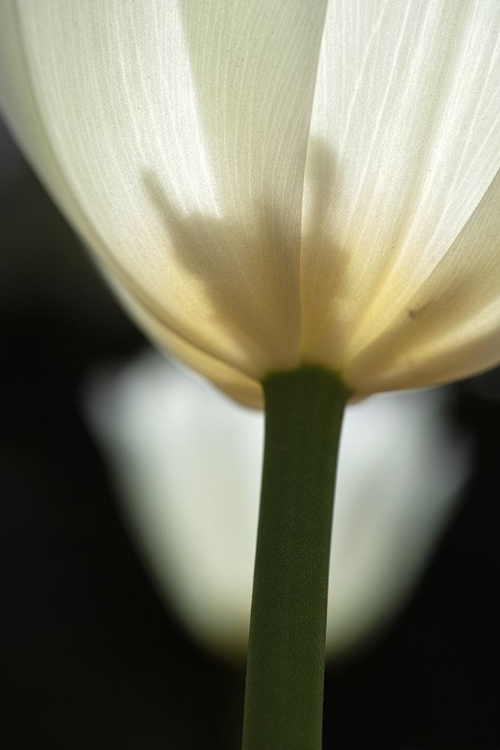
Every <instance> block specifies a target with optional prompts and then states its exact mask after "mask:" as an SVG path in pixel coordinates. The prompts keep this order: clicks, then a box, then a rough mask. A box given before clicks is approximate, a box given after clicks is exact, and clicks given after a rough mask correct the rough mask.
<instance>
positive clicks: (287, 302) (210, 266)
mask: <svg viewBox="0 0 500 750" xmlns="http://www.w3.org/2000/svg"><path fill="white" fill-rule="evenodd" d="M324 12H325V0H309V2H307V3H303V2H302V0H287V2H284V1H283V0H235V1H234V2H231V3H217V2H214V3H207V2H204V0H189V2H188V1H187V0H185V1H184V0H170V1H169V2H168V3H165V2H163V1H160V0H149V1H148V2H133V0H107V2H106V3H96V2H94V0H79V2H78V3H70V2H67V3H61V2H60V0H43V2H40V0H19V1H18V2H16V3H14V2H12V1H11V0H7V1H6V2H5V3H3V4H2V6H1V10H0V27H1V28H2V32H0V33H1V39H0V41H1V45H3V47H4V51H3V52H2V55H3V56H4V57H5V58H6V60H7V62H8V63H9V76H11V78H10V79H9V80H8V81H7V84H6V86H4V91H3V94H2V96H3V98H4V100H5V101H4V106H5V108H6V110H7V112H8V117H9V119H10V120H11V122H12V123H13V125H14V126H15V127H17V128H18V129H19V134H20V138H21V140H22V142H23V143H24V145H25V147H26V148H27V149H28V151H29V153H30V155H31V157H32V158H34V160H35V163H36V164H37V165H38V168H39V170H40V172H41V174H42V175H43V177H44V179H46V180H47V181H48V182H49V184H51V186H52V190H53V192H54V193H55V194H56V195H57V196H58V199H59V200H60V201H61V202H62V204H63V205H64V206H65V208H66V210H67V211H68V213H69V215H70V217H71V219H72V220H73V221H74V222H75V223H76V225H77V227H78V228H79V230H80V231H81V232H82V233H83V234H84V236H85V237H86V239H87V241H89V242H90V243H91V244H92V246H93V247H94V249H95V250H97V251H98V252H99V253H100V255H101V258H102V259H103V260H104V263H105V264H106V265H107V266H108V268H110V269H111V270H112V272H113V273H115V274H117V275H118V277H119V279H120V283H122V284H123V285H124V286H125V287H126V288H127V289H128V292H129V293H131V294H132V296H135V297H136V298H137V300H138V302H139V304H144V305H146V307H147V308H148V309H149V310H150V309H154V316H155V317H156V318H157V319H158V321H161V322H162V325H164V326H165V327H166V328H167V329H168V330H169V331H170V332H171V333H173V334H175V335H176V336H178V337H179V338H180V339H181V340H184V341H185V342H187V343H188V344H189V345H191V346H194V347H197V348H199V349H200V350H201V351H203V352H204V353H205V354H206V355H207V356H209V357H212V358H215V359H218V360H220V361H222V362H224V363H226V364H228V365H230V366H232V367H234V368H236V369H239V370H241V371H243V372H245V373H246V374H247V375H250V376H254V377H255V376H258V377H260V376H262V375H263V374H264V373H265V372H266V371H267V370H269V369H279V368H283V367H290V366H293V364H294V363H295V362H296V359H297V351H298V343H299V342H298V335H299V329H300V290H299V250H300V221H301V202H302V181H303V172H304V163H305V156H306V148H307V133H308V127H309V118H310V111H311V103H312V96H313V90H314V82H315V72H316V66H317V58H318V54H319V47H320V41H321V32H322V27H323V20H324ZM30 118H31V123H32V125H31V124H30ZM65 193H66V194H65ZM76 205H78V206H79V208H77V207H76Z"/></svg>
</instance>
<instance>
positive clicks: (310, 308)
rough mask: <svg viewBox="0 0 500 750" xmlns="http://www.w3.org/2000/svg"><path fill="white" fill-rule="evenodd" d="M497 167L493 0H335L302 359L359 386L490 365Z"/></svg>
mask: <svg viewBox="0 0 500 750" xmlns="http://www.w3.org/2000/svg"><path fill="white" fill-rule="evenodd" d="M499 167H500V5H499V4H498V3H497V2H488V0H487V1H486V2H483V1H481V2H470V1H469V2H463V1H462V0H460V2H459V1H458V0H457V1H454V0H451V1H448V2H441V1H435V2H433V1H429V2H405V3H401V2H391V1H390V2H380V3H372V2H365V1H360V2H357V1H356V0H353V1H352V2H331V3H330V4H329V6H328V15H327V21H326V27H325V34H324V39H323V46H322V50H321V55H320V65H319V71H318V82H317V88H316V94H315V100H314V108H313V116H312V123H311V142H310V148H309V154H308V160H307V179H306V189H305V195H304V235H303V246H302V279H303V309H304V332H303V343H302V351H303V355H304V358H305V359H307V360H311V361H320V362H323V363H324V364H326V365H330V366H332V367H334V368H336V369H337V368H338V369H340V370H341V372H343V374H344V377H345V378H346V380H347V382H348V383H349V384H350V385H351V386H353V387H355V388H356V390H358V391H361V392H365V393H366V392H370V391H371V390H377V389H379V388H384V389H385V388H394V387H413V386H417V385H427V384H429V383H433V382H442V381H444V380H449V379H452V378H454V377H455V378H458V377H461V376H463V375H465V374H469V373H470V372H473V371H474V370H478V369H480V368H483V367H488V366H491V365H492V364H494V363H495V362H497V361H498V360H499V359H500V337H498V338H497V340H496V342H495V341H494V340H492V339H491V338H490V344H491V346H490V348H489V351H485V346H484V341H483V345H482V346H480V347H475V346H474V344H473V339H474V338H475V337H476V336H477V337H479V338H483V339H484V337H485V336H489V335H490V334H491V331H492V330H493V329H494V328H496V329H497V330H500V304H498V303H497V304H496V311H494V309H495V300H500V231H499V224H498V219H497V216H498V214H499V213H500V211H499V206H500V203H499V197H498V190H497V189H495V188H493V187H492V188H491V190H490V192H489V193H488V192H487V191H488V188H489V187H490V185H491V184H492V181H493V180H494V178H495V175H496V173H497V170H498V169H499ZM318 193H321V194H322V195H323V197H324V200H323V203H322V204H321V211H320V213H319V214H318V212H317V206H318V201H317V198H316V195H317V194H318ZM486 194H487V195H488V197H486ZM483 198H484V200H487V201H489V207H483V206H482V204H481V201H482V200H483ZM480 204H481V205H480ZM495 205H496V206H497V210H496V211H495V208H494V207H495ZM471 216H473V218H471ZM424 308H425V309H424ZM472 320H474V321H475V323H474V324H473V325H471V324H470V323H472ZM395 329H397V332H396V330H395ZM466 331H467V333H466ZM479 349H480V350H481V351H479ZM459 361H460V364H459Z"/></svg>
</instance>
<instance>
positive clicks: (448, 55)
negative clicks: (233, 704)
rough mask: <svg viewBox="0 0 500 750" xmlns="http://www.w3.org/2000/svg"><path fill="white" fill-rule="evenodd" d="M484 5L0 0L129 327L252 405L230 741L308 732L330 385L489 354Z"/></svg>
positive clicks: (421, 375)
mask: <svg viewBox="0 0 500 750" xmlns="http://www.w3.org/2000/svg"><path fill="white" fill-rule="evenodd" d="M499 31H500V5H499V4H498V2H497V0H467V1H464V0H407V2H404V3H403V2H400V0H387V1H386V2H383V3H382V2H380V3H377V2H371V1H370V0H352V2H343V1H342V0H330V1H328V0H307V2H304V0H231V1H228V2H216V1H215V0H209V1H208V2H207V1H206V0H171V1H169V2H168V3H165V2H162V1H160V0H108V2H106V3H97V2H94V1H93V0H79V2H78V3H76V2H74V3H72V2H69V0H68V1H67V0H4V2H3V3H2V4H1V6H0V41H1V44H0V70H1V73H0V99H1V105H2V108H3V110H4V112H5V117H6V119H7V122H8V123H9V124H10V126H11V127H12V129H13V131H14V132H15V133H16V135H17V137H18V139H19V142H20V144H21V146H22V148H23V149H24V150H25V152H26V153H27V155H28V157H29V158H30V160H31V162H32V163H33V165H34V167H35V169H36V170H37V171H38V173H39V174H40V176H41V178H42V180H44V182H45V183H46V184H47V186H48V188H49V190H50V191H51V193H52V195H53V196H54V197H55V199H56V201H57V202H58V203H59V205H60V206H61V208H62V210H63V211H64V212H65V214H66V215H67V217H68V218H69V220H70V221H71V222H72V223H73V225H74V226H75V228H76V230H77V231H78V232H79V234H80V235H81V236H82V238H83V239H84V241H85V242H86V243H87V244H88V245H89V246H90V247H91V248H92V249H93V250H94V251H95V254H96V258H97V260H98V263H99V265H100V266H101V267H102V269H103V271H104V273H105V274H106V275H107V276H108V278H109V279H110V283H111V284H112V285H113V286H114V287H115V288H116V290H117V293H118V294H119V295H120V296H121V298H122V299H123V300H124V302H125V304H126V305H128V307H129V308H130V310H131V311H132V313H133V314H134V315H135V316H136V318H137V319H138V320H139V321H140V323H141V324H142V325H143V326H144V327H145V328H146V330H147V331H148V332H149V333H150V335H151V337H152V338H153V339H154V340H155V341H157V342H158V343H160V344H161V345H162V346H165V347H166V348H168V349H169V350H170V351H171V352H172V353H174V354H175V355H176V356H177V357H179V358H180V359H182V360H183V361H184V362H185V363H186V364H188V365H190V366H191V367H193V368H194V369H196V370H198V371H199V372H200V373H202V374H204V375H206V376H207V377H208V378H210V379H211V380H212V381H213V382H214V383H216V384H217V385H218V386H219V387H220V388H222V389H223V390H225V391H226V392H227V393H228V394H230V395H232V396H233V397H234V398H236V399H239V400H240V401H242V402H244V403H247V404H253V405H262V403H263V402H265V408H266V438H265V441H266V447H265V460H264V468H263V482H262V495H261V506H260V516H259V532H258V542H257V553H256V567H255V577H254V594H253V604H252V624H251V628H250V643H249V658H248V668H247V697H246V709H245V729H244V739H243V746H244V748H245V750H256V749H257V748H262V747H266V748H270V749H271V748H273V749H277V748H286V749H287V750H294V748H297V750H299V748H300V749H303V748H308V750H310V749H311V748H317V747H319V745H320V742H321V703H322V689H323V688H322V681H323V677H322V674H323V650H324V633H325V617H326V596H327V575H328V567H329V566H328V554H329V552H328V550H329V542H330V521H331V514H332V503H331V498H332V493H333V486H334V481H335V467H336V458H335V456H336V453H337V446H338V440H339V434H340V426H341V420H342V414H343V409H344V405H345V402H346V401H347V399H349V398H351V399H356V398H357V399H359V398H362V397H364V396H367V395H369V394H372V393H375V392H377V391H384V390H391V389H403V388H413V387H420V386H429V385H435V384H439V383H444V382H447V381H452V380H455V379H458V378H461V377H464V376H466V375H469V374H473V373H476V372H479V371H481V370H484V369H487V368H489V367H492V366H493V365H495V364H497V363H498V362H499V361H500V335H499V333H500V305H499V302H498V300H499V293H500V253H499V252H498V249H499V244H500V240H499V238H500V211H499V205H500V172H499V166H500V83H499V81H500V40H499V37H500V34H499Z"/></svg>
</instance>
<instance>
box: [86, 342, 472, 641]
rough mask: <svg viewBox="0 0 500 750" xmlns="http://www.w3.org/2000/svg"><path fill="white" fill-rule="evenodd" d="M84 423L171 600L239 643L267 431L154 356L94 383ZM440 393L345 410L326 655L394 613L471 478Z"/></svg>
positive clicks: (212, 633)
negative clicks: (105, 460)
mask: <svg viewBox="0 0 500 750" xmlns="http://www.w3.org/2000/svg"><path fill="white" fill-rule="evenodd" d="M86 402H87V413H88V416H89V419H90V421H91V425H92V426H93V429H94V431H95V432H96V435H97V437H98V440H99V441H100V442H101V443H102V445H103V448H104V451H105V453H106V454H107V455H108V457H109V460H110V462H111V466H112V468H113V469H114V472H115V476H116V477H117V480H118V483H119V487H120V488H121V498H122V500H123V503H124V509H125V513H126V516H127V517H128V518H129V519H130V521H131V529H132V531H133V533H134V534H136V536H137V540H138V542H139V548H140V549H142V550H143V553H144V556H145V559H146V562H147V564H148V565H149V566H150V567H151V569H152V571H153V574H154V576H155V578H156V580H157V582H158V584H159V586H160V589H161V590H162V592H164V593H165V595H166V597H167V598H168V600H169V601H172V602H173V604H174V605H175V606H176V607H177V608H178V610H179V612H180V613H181V614H182V616H183V617H184V619H185V621H186V624H187V625H188V627H190V629H191V630H192V631H193V632H194V633H195V634H196V635H197V636H198V637H199V638H201V639H202V640H203V641H205V642H207V643H208V644H209V645H210V646H212V647H216V648H217V649H218V650H219V651H221V652H222V653H226V654H227V653H228V652H229V651H231V650H232V651H234V652H239V653H240V654H241V652H242V650H243V648H244V646H245V643H246V637H247V632H248V620H249V611H250V596H251V586H252V574H253V557H254V549H255V536H256V528H257V514H258V498H259V480H260V466H261V461H262V439H263V418H262V416H261V415H259V414H255V413H251V412H245V411H243V410H241V409H240V408H238V407H236V406H235V405H234V404H232V403H231V402H229V401H227V400H226V399H223V398H221V396H219V395H218V394H217V393H216V392H215V391H214V390H212V389H210V388H209V387H208V386H207V385H206V384H203V383H197V382H195V381H193V380H191V379H189V378H187V377H186V376H184V375H182V374H181V373H178V372H176V371H175V370H174V369H172V368H168V367H166V366H165V364H164V362H163V361H162V360H160V359H159V358H158V357H156V356H152V355H147V356H145V357H143V358H142V359H140V360H138V361H137V362H136V363H134V364H132V365H131V366H130V367H129V368H127V369H125V370H124V371H123V372H122V373H120V374H119V375H118V376H115V377H114V378H111V380H108V382H107V383H106V382H103V380H102V378H101V381H100V383H99V381H98V380H97V381H96V380H94V382H93V384H92V383H91V384H90V388H89V389H88V391H87V397H86ZM443 410H444V404H443V397H442V396H441V394H440V393H438V392H425V393H413V394H404V395H399V396H381V397H374V398H372V399H369V400H368V401H366V402H365V403H363V404H359V405H357V406H354V407H352V408H350V409H349V410H348V411H347V414H346V420H345V424H344V428H343V434H342V446H341V453H340V461H339V476H338V486H337V498H336V504H335V514H334V515H335V519H334V531H333V542H332V560H331V573H330V594H329V625H328V649H329V652H330V653H332V652H336V651H340V650H343V649H346V648H350V647H353V646H355V645H358V644H360V643H361V642H362V641H363V640H364V639H366V638H367V637H368V636H369V635H371V634H373V632H374V630H376V629H378V628H380V627H381V626H382V625H383V624H384V623H386V622H387V620H388V619H389V618H390V617H391V616H392V615H394V613H395V612H396V611H397V610H398V608H399V607H400V606H401V604H402V602H403V601H404V600H405V598H406V597H407V596H408V594H409V591H410V590H411V586H412V584H413V583H414V581H415V580H416V578H417V576H418V574H419V572H420V571H421V570H422V567H423V565H424V564H425V561H426V559H427V556H428V553H429V551H430V549H431V548H432V546H433V544H435V543H436V540H437V537H438V534H439V531H440V530H441V529H442V526H443V524H444V522H445V520H446V518H447V517H448V515H449V513H450V512H451V510H452V508H453V506H454V503H455V500H456V498H457V490H458V488H459V487H460V485H461V483H462V482H463V480H464V478H465V476H466V475H467V473H468V464H469V462H468V451H467V450H466V449H465V446H464V444H463V443H462V442H461V441H459V440H458V439H457V437H456V435H453V436H452V434H451V431H448V428H447V425H446V422H445V419H444V416H443Z"/></svg>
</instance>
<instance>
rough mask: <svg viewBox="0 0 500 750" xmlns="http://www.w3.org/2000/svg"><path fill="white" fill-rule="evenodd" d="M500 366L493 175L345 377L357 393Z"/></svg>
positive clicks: (499, 230)
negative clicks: (460, 226)
mask: <svg viewBox="0 0 500 750" xmlns="http://www.w3.org/2000/svg"><path fill="white" fill-rule="evenodd" d="M499 361H500V171H499V172H498V173H497V176H496V177H495V179H494V180H493V182H492V184H491V186H490V188H489V190H488V192H487V193H486V195H485V197H484V198H483V200H482V201H481V203H480V204H479V206H478V208H477V209H476V211H475V212H474V213H473V215H472V217H471V218H470V220H469V221H468V223H467V224H466V226H465V227H464V229H463V230H462V232H461V233H460V234H459V236H458V237H457V239H456V240H455V242H454V243H453V244H452V246H451V247H450V249H449V250H448V251H447V252H446V253H445V254H444V255H443V257H442V258H441V260H440V261H439V263H438V264H437V265H436V266H435V267H434V268H429V275H428V277H427V278H426V279H425V281H424V282H423V283H422V285H421V286H420V288H419V289H417V291H416V292H415V293H414V294H413V295H409V297H408V299H407V301H406V305H405V307H404V309H403V310H402V311H398V312H397V313H396V315H395V317H394V318H393V319H392V320H391V322H390V325H388V326H387V329H386V331H385V333H384V334H383V335H379V337H378V338H376V339H375V340H374V342H373V344H372V345H371V346H367V347H366V349H365V350H363V351H362V352H361V353H360V354H359V356H358V357H357V358H354V360H353V361H352V362H351V363H350V365H349V367H348V368H346V370H345V376H346V378H347V379H348V380H349V382H350V383H352V385H353V386H354V387H355V388H356V391H357V392H358V393H362V392H363V391H364V392H365V393H370V392H373V391H381V390H390V389H394V388H409V387H417V386H425V385H427V384H429V383H439V382H446V381H451V380H456V379H458V378H461V377H462V378H463V377H467V376H468V375H472V374H474V373H477V372H480V371H481V370H485V369H488V368H489V367H493V366H494V365H496V364H498V362H499Z"/></svg>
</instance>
